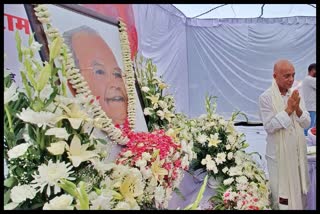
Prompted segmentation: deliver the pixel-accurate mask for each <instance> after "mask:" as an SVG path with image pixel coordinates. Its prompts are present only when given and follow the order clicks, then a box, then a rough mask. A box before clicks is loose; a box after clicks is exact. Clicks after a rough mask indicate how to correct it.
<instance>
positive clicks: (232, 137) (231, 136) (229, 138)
mask: <svg viewBox="0 0 320 214" xmlns="http://www.w3.org/2000/svg"><path fill="white" fill-rule="evenodd" d="M227 140H228V143H230V144H234V143H235V142H236V138H235V137H234V136H233V135H228V137H227Z"/></svg>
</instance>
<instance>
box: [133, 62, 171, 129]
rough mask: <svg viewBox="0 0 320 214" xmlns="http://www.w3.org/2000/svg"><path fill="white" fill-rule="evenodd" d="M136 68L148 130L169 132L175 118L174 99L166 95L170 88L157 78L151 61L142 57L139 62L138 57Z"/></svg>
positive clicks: (155, 69) (154, 66) (155, 68)
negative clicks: (165, 91) (167, 89)
mask: <svg viewBox="0 0 320 214" xmlns="http://www.w3.org/2000/svg"><path fill="white" fill-rule="evenodd" d="M135 67H136V74H137V80H138V83H139V86H140V89H141V96H142V100H143V104H144V115H145V118H146V121H147V126H148V130H149V131H153V130H156V129H160V128H161V129H165V130H167V129H168V125H169V124H170V123H171V121H172V119H173V118H174V117H175V104H174V98H173V96H172V95H170V94H165V93H164V90H165V89H166V88H168V87H169V86H168V85H167V84H165V83H164V81H163V80H162V78H161V76H160V77H158V76H157V67H156V65H154V64H153V63H152V60H151V59H144V58H143V57H142V56H140V58H139V61H138V62H137V57H136V60H135Z"/></svg>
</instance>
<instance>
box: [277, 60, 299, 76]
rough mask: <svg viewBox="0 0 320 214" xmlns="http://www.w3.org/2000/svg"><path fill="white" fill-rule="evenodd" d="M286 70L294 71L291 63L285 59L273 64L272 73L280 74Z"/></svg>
mask: <svg viewBox="0 0 320 214" xmlns="http://www.w3.org/2000/svg"><path fill="white" fill-rule="evenodd" d="M288 69H291V70H294V66H293V65H292V63H291V62H290V61H289V60H287V59H280V60H278V61H277V62H276V63H275V64H274V67H273V73H276V72H282V71H284V70H288Z"/></svg>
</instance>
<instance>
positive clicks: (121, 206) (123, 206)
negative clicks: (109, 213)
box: [114, 201, 131, 210]
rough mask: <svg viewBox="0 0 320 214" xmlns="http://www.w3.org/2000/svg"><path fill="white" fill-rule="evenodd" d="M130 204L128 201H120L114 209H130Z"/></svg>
mask: <svg viewBox="0 0 320 214" xmlns="http://www.w3.org/2000/svg"><path fill="white" fill-rule="evenodd" d="M130 208H131V206H130V204H129V203H128V202H125V201H120V202H119V203H118V204H117V205H116V207H115V208H114V209H115V210H130Z"/></svg>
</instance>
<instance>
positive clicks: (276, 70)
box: [273, 59, 295, 94]
mask: <svg viewBox="0 0 320 214" xmlns="http://www.w3.org/2000/svg"><path fill="white" fill-rule="evenodd" d="M294 75H295V71H294V66H293V64H292V63H291V62H290V61H289V60H286V59H281V60H278V61H277V62H276V63H275V64H274V67H273V78H274V79H275V80H276V82H277V85H278V87H279V90H280V92H281V94H285V93H286V92H287V91H288V89H289V88H291V87H292V84H293V82H294Z"/></svg>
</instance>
